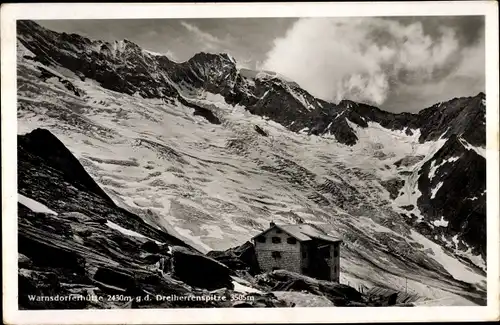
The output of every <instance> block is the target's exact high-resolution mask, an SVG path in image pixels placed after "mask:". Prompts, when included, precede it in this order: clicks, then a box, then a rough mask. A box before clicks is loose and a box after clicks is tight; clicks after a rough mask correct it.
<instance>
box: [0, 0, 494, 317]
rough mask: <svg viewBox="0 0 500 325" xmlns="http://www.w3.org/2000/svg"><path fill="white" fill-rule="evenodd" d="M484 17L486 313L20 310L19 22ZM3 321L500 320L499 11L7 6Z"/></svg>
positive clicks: (364, 6)
mask: <svg viewBox="0 0 500 325" xmlns="http://www.w3.org/2000/svg"><path fill="white" fill-rule="evenodd" d="M447 15H462V16H463V15H485V16H486V20H485V23H486V36H485V37H486V74H487V76H486V107H487V113H486V116H487V138H486V142H487V151H486V155H487V174H488V177H487V195H488V198H490V200H488V201H487V216H488V217H487V229H488V235H487V265H488V275H487V279H488V287H487V288H488V306H486V307H413V308H395V307H386V308H383V307H379V308H369V307H361V308H363V309H362V310H359V309H358V308H353V307H351V308H340V307H335V308H328V307H327V308H321V307H315V308H283V309H281V308H278V309H267V308H265V309H258V310H255V309H169V310H159V309H141V310H102V311H101V310H78V311H76V310H75V311H52V310H50V311H18V310H17V308H18V307H17V254H16V252H17V195H16V194H17V187H16V186H17V168H16V167H17V166H16V165H17V164H16V162H17V150H16V134H17V131H16V130H17V120H16V118H17V113H16V46H15V44H16V28H15V21H16V20H17V19H118V18H121V19H123V18H194V17H197V18H204V17H205V18H208V17H306V16H309V17H325V16H344V17H345V16H348V17H361V16H447ZM1 44H2V47H1V55H2V56H1V67H2V70H1V71H2V73H1V78H2V79H1V80H2V93H1V94H2V102H1V103H2V106H1V107H2V112H1V115H2V208H3V210H2V216H3V218H2V222H3V227H2V229H3V247H4V249H3V277H4V278H3V298H4V305H3V310H4V322H5V323H9V324H33V323H36V324H73V323H84V324H112V323H120V324H125V323H127V324H139V323H151V324H156V323H162V324H165V323H178V324H180V323H242V322H243V323H296V322H306V323H316V322H318V323H324V322H349V323H350V322H382V321H385V322H387V321H389V322H391V321H466V320H467V321H469V320H471V321H473V320H498V319H499V310H500V307H499V296H498V295H499V290H498V289H499V273H498V266H499V249H498V248H499V231H498V230H499V214H498V201H497V199H496V198H498V197H500V196H499V183H498V181H499V134H498V121H499V112H498V88H499V87H498V86H499V83H498V71H499V63H498V4H497V2H494V1H467V2H466V1H456V2H450V1H440V2H379V3H374V2H363V3H288V4H287V3H251V4H245V3H217V4H215V3H211V4H207V3H204V4H158V3H154V4H131V3H127V4H118V3H113V4H109V3H99V4H96V3H94V4H81V3H80V4H53V3H50V4H48V3H29V4H6V5H5V4H4V5H2V7H1Z"/></svg>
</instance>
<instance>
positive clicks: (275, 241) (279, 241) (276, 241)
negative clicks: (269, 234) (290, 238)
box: [271, 237, 281, 244]
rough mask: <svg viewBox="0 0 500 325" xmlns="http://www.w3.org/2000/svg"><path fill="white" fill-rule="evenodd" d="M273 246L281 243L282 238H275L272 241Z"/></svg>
mask: <svg viewBox="0 0 500 325" xmlns="http://www.w3.org/2000/svg"><path fill="white" fill-rule="evenodd" d="M271 240H272V242H273V244H279V243H281V238H280V237H273V238H272V239H271Z"/></svg>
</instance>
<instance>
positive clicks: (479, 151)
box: [459, 138, 486, 159]
mask: <svg viewBox="0 0 500 325" xmlns="http://www.w3.org/2000/svg"><path fill="white" fill-rule="evenodd" d="M459 140H460V142H461V143H462V145H463V146H464V147H465V149H467V150H474V151H475V152H476V153H477V154H478V155H480V156H482V157H483V158H485V159H486V149H485V148H482V147H476V146H473V145H472V144H470V143H468V142H467V141H465V139H462V138H459Z"/></svg>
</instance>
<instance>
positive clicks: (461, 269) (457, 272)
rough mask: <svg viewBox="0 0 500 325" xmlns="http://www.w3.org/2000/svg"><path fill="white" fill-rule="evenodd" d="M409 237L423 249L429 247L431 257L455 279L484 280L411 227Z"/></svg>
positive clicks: (479, 281) (476, 281)
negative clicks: (431, 253)
mask: <svg viewBox="0 0 500 325" xmlns="http://www.w3.org/2000/svg"><path fill="white" fill-rule="evenodd" d="M410 231H411V237H412V238H413V239H414V240H415V241H416V242H418V243H420V244H422V245H423V246H424V249H431V250H432V252H433V253H434V255H432V258H433V259H434V260H436V262H438V263H439V264H441V265H442V266H443V267H444V268H445V269H446V270H447V271H448V273H450V274H451V275H452V276H453V277H454V278H455V279H457V280H461V281H465V282H468V283H472V284H475V283H482V282H484V281H486V277H485V276H483V275H480V274H478V273H475V272H472V270H471V269H470V268H468V267H467V266H466V265H464V264H462V263H461V262H460V261H459V260H458V259H456V258H454V257H452V256H450V255H448V254H447V253H446V252H445V251H444V250H443V248H442V247H441V246H439V245H438V244H436V243H434V242H432V241H431V240H429V239H427V238H426V237H424V236H423V235H421V234H419V233H417V232H416V231H414V230H413V229H412V230H410Z"/></svg>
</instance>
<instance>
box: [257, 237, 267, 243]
mask: <svg viewBox="0 0 500 325" xmlns="http://www.w3.org/2000/svg"><path fill="white" fill-rule="evenodd" d="M257 241H258V242H259V243H265V242H266V237H264V236H259V237H257Z"/></svg>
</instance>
